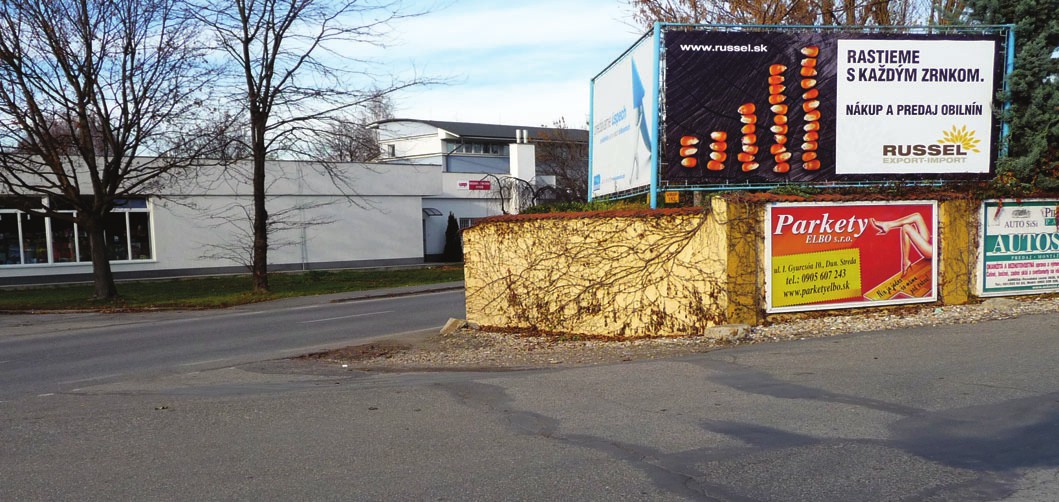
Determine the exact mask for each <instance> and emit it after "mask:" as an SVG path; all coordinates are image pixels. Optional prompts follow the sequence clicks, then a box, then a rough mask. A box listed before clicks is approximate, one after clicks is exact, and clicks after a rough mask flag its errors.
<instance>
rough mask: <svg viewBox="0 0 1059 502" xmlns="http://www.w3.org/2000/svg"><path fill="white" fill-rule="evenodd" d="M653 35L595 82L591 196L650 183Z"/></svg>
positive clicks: (654, 74)
mask: <svg viewBox="0 0 1059 502" xmlns="http://www.w3.org/2000/svg"><path fill="white" fill-rule="evenodd" d="M656 60H657V57H656V51H655V48H654V40H653V39H652V38H649V37H648V38H644V39H642V40H641V41H640V42H639V44H638V45H636V46H635V47H634V48H633V49H632V50H630V51H629V52H628V53H626V54H625V55H624V56H623V57H622V58H621V59H620V60H618V61H617V62H615V63H614V64H613V65H611V66H610V68H608V69H607V70H606V71H605V72H603V73H602V74H600V75H599V76H597V77H596V78H595V79H594V80H593V81H592V117H591V122H592V124H591V127H592V131H591V136H592V140H591V154H590V158H591V166H590V172H589V175H590V180H589V182H590V186H591V193H592V197H599V196H603V195H608V194H614V193H619V192H624V191H627V190H633V189H637V188H643V187H646V186H648V185H650V184H651V172H652V171H653V170H654V166H655V162H654V160H655V159H654V158H653V157H652V151H651V150H652V148H651V145H652V139H653V138H654V136H655V134H657V133H656V131H657V124H656V122H655V121H656V116H657V114H656V113H655V110H657V101H658V100H657V97H656V95H655V94H654V92H653V90H654V89H656V88H657V83H658V75H657V70H656V67H655V61H656Z"/></svg>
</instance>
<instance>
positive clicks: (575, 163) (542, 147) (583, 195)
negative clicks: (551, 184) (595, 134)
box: [533, 118, 588, 202]
mask: <svg viewBox="0 0 1059 502" xmlns="http://www.w3.org/2000/svg"><path fill="white" fill-rule="evenodd" d="M585 127H586V129H587V127H588V125H587V124H586V125H585ZM533 143H534V146H535V150H536V155H537V174H543V175H551V176H555V190H554V197H555V199H556V200H557V201H559V202H577V201H587V200H588V131H587V130H576V129H571V128H569V127H567V125H566V119H565V118H560V119H558V120H556V121H555V122H553V123H552V125H551V128H550V129H546V130H541V131H540V132H539V133H538V134H537V135H536V136H535V137H534V138H533Z"/></svg>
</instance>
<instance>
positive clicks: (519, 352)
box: [306, 296, 1059, 371]
mask: <svg viewBox="0 0 1059 502" xmlns="http://www.w3.org/2000/svg"><path fill="white" fill-rule="evenodd" d="M1055 312H1059V297H1057V296H1050V297H1020V298H994V299H989V300H986V301H984V302H982V303H978V304H971V305H951V306H944V307H935V306H927V307H914V306H913V307H909V306H903V307H894V308H888V309H882V310H876V311H864V312H858V313H857V314H841V315H834V314H822V313H812V314H797V315H785V316H775V317H774V318H773V319H772V322H771V323H770V324H769V325H767V326H757V327H753V328H750V329H749V330H744V331H743V335H742V336H741V337H739V338H736V339H730V340H724V341H722V340H717V339H714V338H707V337H704V336H689V337H666V338H650V339H635V340H595V339H593V340H579V339H576V338H566V339H564V338H557V337H548V336H527V335H519V334H511V333H492V332H487V331H479V330H471V329H461V330H458V331H456V332H455V333H453V334H451V335H448V336H442V335H438V336H435V337H432V338H431V339H429V340H426V341H423V342H419V343H414V344H398V343H393V344H371V345H364V346H355V347H347V348H344V349H340V350H337V351H329V352H324V353H320V354H313V355H311V356H306V358H309V359H313V360H317V361H323V362H325V363H328V364H340V365H343V366H342V367H344V368H349V369H362V370H373V371H411V370H426V371H429V370H457V369H458V370H501V369H524V368H539V367H554V366H582V365H593V364H610V363H617V362H622V361H632V360H642V359H656V358H667V357H675V356H681V355H688V354H693V353H700V352H708V351H711V350H716V349H718V348H722V347H730V346H734V345H747V344H754V343H767V342H779V341H785V340H800V339H807V338H818V337H825V336H832V335H839V334H845V333H860V332H868V331H878V330H883V329H899V328H909V327H918V326H939V325H949V324H964V323H974V322H980V321H986V320H993V319H1006V318H1010V317H1015V316H1019V315H1028V314H1042V313H1055Z"/></svg>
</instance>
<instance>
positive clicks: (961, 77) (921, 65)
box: [835, 39, 996, 175]
mask: <svg viewBox="0 0 1059 502" xmlns="http://www.w3.org/2000/svg"><path fill="white" fill-rule="evenodd" d="M995 54H996V42H995V41H994V40H924V39H909V40H900V39H886V40H876V39H840V40H838V50H837V54H836V56H837V60H838V61H837V63H838V69H837V72H836V73H837V75H836V83H837V89H836V101H837V107H836V108H837V110H836V111H837V115H836V124H835V133H836V139H835V147H836V150H835V157H836V158H835V166H836V169H835V172H836V174H839V175H844V174H850V175H879V174H883V175H887V174H891V175H892V174H951V173H980V174H988V173H989V172H990V169H989V166H990V162H991V159H992V158H993V155H992V153H993V152H992V151H991V148H992V142H991V135H992V133H993V109H992V106H991V103H992V102H993V94H994V92H995V90H996V87H995V84H996V83H995V82H994V75H995V72H994V64H995V60H996V58H995Z"/></svg>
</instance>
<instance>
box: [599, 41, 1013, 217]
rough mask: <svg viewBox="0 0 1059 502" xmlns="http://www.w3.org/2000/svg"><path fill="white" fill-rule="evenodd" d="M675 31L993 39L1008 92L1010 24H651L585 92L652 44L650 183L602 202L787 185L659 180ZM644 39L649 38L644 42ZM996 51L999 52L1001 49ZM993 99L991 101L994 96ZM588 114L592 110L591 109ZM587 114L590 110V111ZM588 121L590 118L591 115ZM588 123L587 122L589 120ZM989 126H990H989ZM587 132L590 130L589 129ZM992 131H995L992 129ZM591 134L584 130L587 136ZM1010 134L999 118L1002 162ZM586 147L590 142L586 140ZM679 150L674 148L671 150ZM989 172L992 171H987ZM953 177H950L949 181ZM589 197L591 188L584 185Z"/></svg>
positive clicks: (934, 182) (940, 180)
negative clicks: (668, 45) (668, 39)
mask: <svg viewBox="0 0 1059 502" xmlns="http://www.w3.org/2000/svg"><path fill="white" fill-rule="evenodd" d="M670 30H680V31H716V32H761V31H775V32H816V33H838V32H850V33H856V34H865V35H873V34H887V35H902V34H909V35H994V36H996V35H999V36H1000V43H1001V44H1003V47H1002V48H998V52H1001V53H1002V55H1001V56H998V58H1000V57H1002V61H1001V65H1000V66H1001V68H1002V81H1001V82H1000V88H1001V89H1002V90H1003V91H1004V93H1005V94H1006V92H1007V91H1008V85H1009V84H1008V81H1009V76H1010V74H1011V73H1012V71H1013V70H1014V65H1015V32H1014V30H1015V25H1013V24H1004V25H978V26H839V25H827V26H815V25H739V24H708V25H707V24H684V23H655V25H654V28H653V30H652V31H649V32H647V33H645V34H644V35H643V36H642V37H640V39H638V40H637V41H636V43H635V44H633V45H632V46H631V47H630V48H629V49H628V50H626V51H625V52H624V53H623V54H622V55H621V56H620V57H619V58H617V59H616V60H615V61H614V62H612V63H611V64H610V65H608V66H607V68H606V69H604V70H603V71H602V72H600V73H599V74H598V75H597V76H596V77H595V78H593V80H592V90H591V91H590V96H591V99H592V100H593V103H592V104H593V106H594V104H595V102H594V99H595V94H594V92H595V88H594V87H595V81H596V78H599V77H600V76H601V75H603V74H604V73H606V72H607V71H608V70H610V69H611V68H612V67H613V66H614V65H616V64H618V63H619V62H620V61H621V60H622V59H623V58H625V57H627V56H628V55H629V53H630V52H631V51H633V50H634V49H635V48H637V47H638V46H639V45H640V44H641V43H651V44H653V55H654V75H653V78H654V82H653V85H652V87H653V88H652V90H651V99H652V101H653V106H652V108H653V111H652V117H651V131H652V134H653V137H652V141H651V150H652V152H651V157H652V159H651V160H652V162H651V163H652V167H651V179H650V184H649V185H648V186H643V187H635V188H632V189H630V190H626V191H623V192H619V193H610V194H606V195H603V196H602V197H604V198H627V197H631V196H636V195H641V194H643V193H645V192H647V193H648V194H649V198H650V204H651V207H652V208H655V207H658V202H659V192H662V191H691V192H695V191H721V190H748V189H770V188H775V187H777V186H783V185H785V184H789V183H788V182H776V183H768V182H764V183H761V182H739V183H733V182H730V181H724V182H715V183H698V184H696V183H686V184H680V183H672V182H667V181H665V180H662V179H661V169H662V161H661V157H662V155H663V154H664V152H665V150H666V149H667V147H669V145H667V144H666V141H665V131H664V129H665V123H664V121H665V114H666V110H665V109H664V108H665V106H666V104H665V99H664V98H665V96H663V93H664V92H665V88H664V82H665V80H664V78H665V75H663V72H664V68H665V67H664V62H665V61H664V58H665V54H664V50H663V48H662V44H663V42H664V34H665V32H666V31H670ZM648 38H650V40H648ZM1001 49H1002V50H1001ZM994 99H995V98H994ZM1010 106H1011V104H1010V101H1004V102H1002V103H1000V107H1001V109H1003V110H1004V111H1006V110H1008V109H1009V108H1010ZM592 111H593V112H594V110H592ZM590 113H591V112H590ZM592 117H594V114H593V115H592ZM590 120H592V119H590ZM994 127H996V125H995V124H994ZM590 129H593V128H592V127H590ZM994 130H995V129H994ZM592 134H593V131H590V136H591V135H592ZM1009 134H1010V125H1009V124H1008V122H1007V121H1006V120H1004V119H1001V120H1000V123H999V138H998V140H997V145H996V156H997V158H1002V157H1004V156H1006V150H1007V148H1006V143H1007V138H1008V136H1009ZM590 143H591V139H590ZM677 148H679V147H677ZM991 171H992V168H991ZM592 173H593V153H592V151H591V149H590V152H589V180H588V182H589V183H590V184H591V183H592ZM954 179H955V178H954ZM946 181H948V180H947V179H946V178H945V177H944V176H936V177H933V178H931V179H920V180H905V179H902V180H852V181H837V180H836V181H823V182H807V183H798V185H807V186H813V187H836V188H837V187H858V186H880V185H882V186H887V185H895V184H900V185H903V186H907V185H918V186H938V185H942V184H944V183H945V182H946ZM589 192H590V195H589V197H590V199H591V198H592V195H591V192H592V190H591V186H590V190H589Z"/></svg>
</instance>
